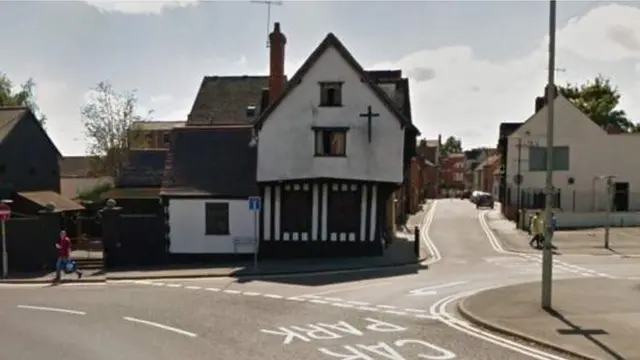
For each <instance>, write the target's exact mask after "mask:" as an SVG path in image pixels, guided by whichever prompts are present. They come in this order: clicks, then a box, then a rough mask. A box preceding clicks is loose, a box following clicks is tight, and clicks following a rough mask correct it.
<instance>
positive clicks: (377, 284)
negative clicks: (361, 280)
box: [300, 281, 391, 297]
mask: <svg viewBox="0 0 640 360" xmlns="http://www.w3.org/2000/svg"><path fill="white" fill-rule="evenodd" d="M389 284H391V282H390V281H385V282H377V283H373V284H363V285H358V286H350V287H342V288H338V289H330V290H327V291H320V292H315V293H311V294H305V295H300V296H307V297H315V296H318V295H327V294H333V293H337V292H343V291H352V290H359V289H364V288H369V287H374V286H381V285H389Z"/></svg>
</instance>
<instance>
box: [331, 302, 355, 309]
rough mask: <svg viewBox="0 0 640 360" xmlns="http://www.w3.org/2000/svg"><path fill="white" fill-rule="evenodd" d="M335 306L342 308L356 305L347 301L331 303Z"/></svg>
mask: <svg viewBox="0 0 640 360" xmlns="http://www.w3.org/2000/svg"><path fill="white" fill-rule="evenodd" d="M331 305H333V306H337V307H341V308H352V307H354V306H355V305H351V304H347V303H339V302H338V303H331Z"/></svg>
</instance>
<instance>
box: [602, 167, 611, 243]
mask: <svg viewBox="0 0 640 360" xmlns="http://www.w3.org/2000/svg"><path fill="white" fill-rule="evenodd" d="M612 188H613V181H612V179H611V176H609V177H607V223H606V224H605V228H604V247H605V248H606V249H608V248H609V230H610V229H611V205H612V203H613V196H612V191H611V189H612Z"/></svg>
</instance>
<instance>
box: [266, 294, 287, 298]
mask: <svg viewBox="0 0 640 360" xmlns="http://www.w3.org/2000/svg"><path fill="white" fill-rule="evenodd" d="M262 296H264V297H266V298H269V299H282V298H283V297H284V296H282V295H276V294H264V295H262Z"/></svg>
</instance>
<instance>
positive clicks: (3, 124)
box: [0, 106, 28, 142]
mask: <svg viewBox="0 0 640 360" xmlns="http://www.w3.org/2000/svg"><path fill="white" fill-rule="evenodd" d="M26 111H28V109H27V108H26V107H22V106H4V107H0V142H2V141H3V140H4V139H5V138H6V137H7V135H9V133H10V132H11V130H13V127H14V126H16V124H17V123H18V121H19V120H20V119H21V118H22V116H23V115H24V113H25V112H26Z"/></svg>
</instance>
